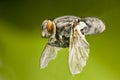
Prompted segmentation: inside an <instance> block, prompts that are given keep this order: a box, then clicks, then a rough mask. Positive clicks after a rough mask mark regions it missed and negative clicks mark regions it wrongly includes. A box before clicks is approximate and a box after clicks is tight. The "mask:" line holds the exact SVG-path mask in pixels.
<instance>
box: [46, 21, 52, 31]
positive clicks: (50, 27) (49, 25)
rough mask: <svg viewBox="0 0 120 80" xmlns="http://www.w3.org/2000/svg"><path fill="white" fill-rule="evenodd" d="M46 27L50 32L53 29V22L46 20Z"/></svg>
mask: <svg viewBox="0 0 120 80" xmlns="http://www.w3.org/2000/svg"><path fill="white" fill-rule="evenodd" d="M46 28H47V31H48V32H49V33H52V31H53V22H52V21H50V20H49V21H48V22H47V26H46Z"/></svg>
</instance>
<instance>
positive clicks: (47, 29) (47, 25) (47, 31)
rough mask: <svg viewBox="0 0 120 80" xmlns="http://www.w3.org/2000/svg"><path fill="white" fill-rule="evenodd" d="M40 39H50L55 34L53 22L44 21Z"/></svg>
mask: <svg viewBox="0 0 120 80" xmlns="http://www.w3.org/2000/svg"><path fill="white" fill-rule="evenodd" d="M41 29H42V37H44V38H50V36H52V35H53V34H54V33H55V24H54V22H53V21H50V20H44V21H43V23H42V26H41Z"/></svg>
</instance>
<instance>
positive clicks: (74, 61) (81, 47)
mask: <svg viewBox="0 0 120 80" xmlns="http://www.w3.org/2000/svg"><path fill="white" fill-rule="evenodd" d="M82 27H83V23H82V24H81V25H77V26H75V27H74V28H73V29H71V35H70V46H69V68H70V72H71V73H72V74H73V75H74V74H78V73H80V72H81V71H82V68H83V67H84V66H85V65H86V60H87V58H88V53H89V44H88V42H87V41H86V39H85V36H84V35H83V34H82V33H81V32H80V28H82Z"/></svg>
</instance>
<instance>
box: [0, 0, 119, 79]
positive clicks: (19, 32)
mask: <svg viewBox="0 0 120 80" xmlns="http://www.w3.org/2000/svg"><path fill="white" fill-rule="evenodd" d="M63 15H75V16H79V17H85V16H94V17H98V18H100V19H102V20H103V21H104V23H105V25H106V30H105V32H104V33H102V34H98V35H93V36H87V40H88V42H89V43H90V55H89V58H88V60H87V65H86V67H85V68H84V69H83V71H82V72H81V73H80V74H78V75H75V76H72V75H71V74H70V72H69V67H68V49H62V50H61V51H59V54H58V56H57V58H56V59H55V60H53V61H51V62H50V63H49V65H48V66H47V67H46V68H45V69H43V70H41V69H40V67H39V59H40V56H41V53H42V50H43V49H44V46H45V44H46V42H47V39H43V38H41V32H40V25H41V23H42V21H43V20H45V19H54V18H56V17H59V16H63ZM119 19H120V0H51V1H50V0H49V1H46V0H43V1H42V0H19V1H18V0H1V1H0V80H120V47H119V45H120V42H119V41H120V35H119V34H120V26H119V25H120V20H119Z"/></svg>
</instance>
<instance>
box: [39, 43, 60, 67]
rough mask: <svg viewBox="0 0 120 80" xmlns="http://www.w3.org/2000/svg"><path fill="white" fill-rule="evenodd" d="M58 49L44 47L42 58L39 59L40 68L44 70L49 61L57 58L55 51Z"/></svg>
mask: <svg viewBox="0 0 120 80" xmlns="http://www.w3.org/2000/svg"><path fill="white" fill-rule="evenodd" d="M59 49H60V48H58V47H54V46H50V45H48V44H47V45H46V47H45V49H44V50H43V53H42V56H41V58H40V67H41V68H45V67H46V66H47V65H48V63H49V61H50V60H53V59H55V58H56V56H57V51H58V50H59Z"/></svg>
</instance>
